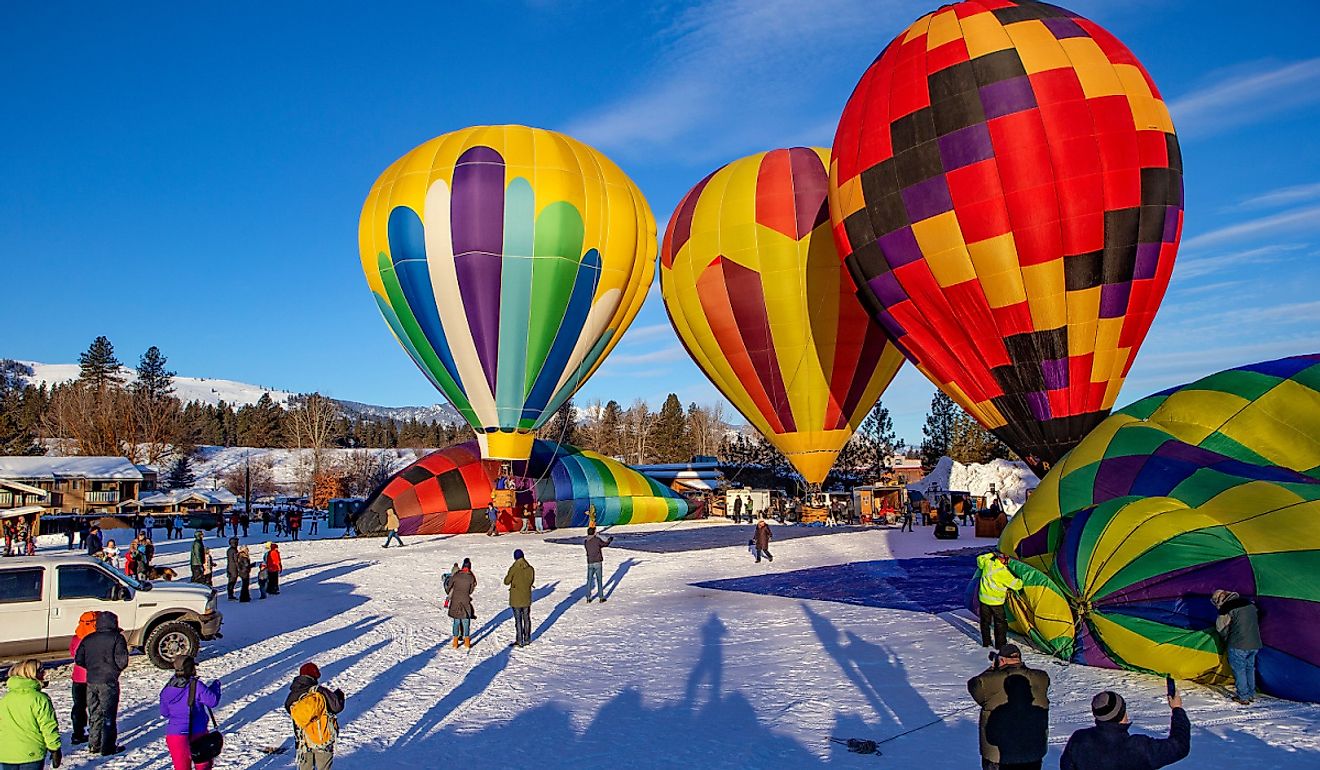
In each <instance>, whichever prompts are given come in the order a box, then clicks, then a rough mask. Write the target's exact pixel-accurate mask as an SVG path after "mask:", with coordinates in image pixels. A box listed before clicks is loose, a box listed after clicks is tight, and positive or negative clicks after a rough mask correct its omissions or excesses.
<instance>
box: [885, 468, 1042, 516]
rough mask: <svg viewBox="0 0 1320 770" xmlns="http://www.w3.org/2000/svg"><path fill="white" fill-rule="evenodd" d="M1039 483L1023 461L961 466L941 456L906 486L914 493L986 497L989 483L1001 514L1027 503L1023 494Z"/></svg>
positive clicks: (1011, 512)
mask: <svg viewBox="0 0 1320 770" xmlns="http://www.w3.org/2000/svg"><path fill="white" fill-rule="evenodd" d="M1039 483H1040V479H1038V478H1036V474H1035V473H1032V471H1031V469H1030V468H1028V467H1027V464H1026V463H1024V462H1014V461H1011V460H992V461H990V462H988V463H969V464H967V465H964V464H963V463H960V462H955V461H954V460H952V459H950V458H948V457H941V458H940V461H939V462H938V463H936V464H935V468H934V469H933V470H931V472H930V473H929V474H927V475H926V476H925V477H924V478H923V479H921V481H917V482H914V483H912V484H908V489H915V490H917V491H918V492H926V491H933V490H940V491H947V490H956V491H959V492H968V493H970V494H973V495H986V494H988V493H989V492H990V486H991V485H992V484H993V485H994V487H995V489H996V490H997V491H998V492H999V498H1000V500H1001V501H1003V505H1004V512H1005V513H1008V514H1013V513H1015V512H1017V509H1019V508H1021V507H1022V504H1023V503H1025V502H1026V501H1027V492H1028V491H1029V490H1032V489H1035V488H1036V485H1037V484H1039Z"/></svg>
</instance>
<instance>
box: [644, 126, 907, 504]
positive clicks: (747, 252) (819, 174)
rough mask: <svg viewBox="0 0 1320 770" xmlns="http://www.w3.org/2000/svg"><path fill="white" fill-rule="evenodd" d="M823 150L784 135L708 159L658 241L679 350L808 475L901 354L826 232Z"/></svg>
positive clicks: (825, 467)
mask: <svg viewBox="0 0 1320 770" xmlns="http://www.w3.org/2000/svg"><path fill="white" fill-rule="evenodd" d="M828 158H829V151H828V150H823V149H816V148H807V147H794V148H791V149H780V150H771V151H770V152H762V153H758V154H756V155H751V156H749V157H746V158H742V159H741V160H736V161H734V162H732V163H730V164H728V165H726V166H724V167H722V168H720V169H718V170H716V171H715V172H713V173H712V174H710V175H709V176H707V177H706V178H705V179H703V180H701V182H700V183H698V184H697V186H696V187H693V188H692V190H690V191H689V192H688V194H687V195H686V196H684V197H683V200H682V201H681V202H680V203H679V204H678V208H677V209H676V210H675V211H674V215H673V216H672V217H671V218H670V220H669V227H668V229H667V230H666V232H665V238H664V242H663V244H662V247H661V252H660V289H661V294H662V295H663V297H664V300H665V308H666V309H667V310H668V311H669V320H670V322H671V323H672V324H673V325H674V329H675V331H677V332H678V336H679V338H680V339H682V340H683V344H684V346H685V347H686V348H687V350H688V353H689V354H690V355H691V356H692V358H693V360H694V361H696V362H697V365H698V366H700V367H701V370H702V371H703V372H705V374H706V376H707V377H709V378H710V380H711V382H712V383H714V385H715V387H717V388H718V389H719V391H720V392H721V393H723V394H724V396H725V398H727V399H729V401H730V402H731V403H732V404H733V405H734V407H735V408H737V409H738V411H739V412H741V413H742V415H743V416H744V417H746V418H747V420H748V421H749V422H751V424H752V425H754V426H755V427H756V428H757V429H758V430H759V431H761V433H762V434H763V435H765V437H766V438H768V439H769V440H770V441H771V442H772V443H774V445H775V446H776V447H778V448H779V450H780V451H781V452H783V453H784V454H785V455H786V456H787V457H788V459H789V460H790V461H791V462H792V463H793V465H794V467H796V468H797V470H798V471H799V472H800V473H801V474H802V476H803V478H804V479H805V480H806V481H807V482H808V483H810V484H819V483H820V482H822V481H824V480H825V477H826V476H827V475H828V474H829V471H830V468H831V467H832V466H833V465H834V460H835V458H836V457H837V456H838V454H839V450H840V449H842V448H843V445H844V444H845V443H847V441H848V439H849V437H851V436H852V433H853V431H854V430H855V429H856V427H857V426H858V424H860V423H861V421H862V419H863V418H864V417H865V416H866V413H867V412H868V411H869V410H870V409H871V407H872V406H873V405H874V404H875V402H876V400H877V399H879V397H880V394H881V392H883V391H884V389H885V387H886V386H887V385H888V384H889V382H890V381H891V380H892V379H893V378H894V374H895V373H897V372H898V369H899V367H900V366H901V365H902V363H903V356H902V354H901V353H899V351H898V349H897V348H895V347H894V345H893V343H891V342H889V340H888V339H887V338H886V336H885V333H884V331H883V329H881V328H880V326H879V324H877V323H876V322H874V321H873V320H872V319H871V317H870V316H869V314H868V313H867V312H866V310H865V309H864V308H863V307H862V305H861V303H860V302H859V301H858V299H857V296H856V287H855V286H854V285H853V281H852V278H851V277H849V275H848V272H847V269H846V268H845V267H844V265H843V263H842V261H841V260H840V258H839V253H838V251H837V249H836V247H835V245H834V240H833V236H832V235H831V232H830V223H829V210H828V205H827V203H826V193H827V190H828V183H829V178H828V172H827V170H826V169H827V161H828Z"/></svg>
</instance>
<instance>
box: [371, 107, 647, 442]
mask: <svg viewBox="0 0 1320 770" xmlns="http://www.w3.org/2000/svg"><path fill="white" fill-rule="evenodd" d="M358 239H359V245H360V248H361V252H362V269H363V271H364V272H365V273H366V276H367V283H368V284H369V285H370V287H371V291H372V294H374V295H375V297H376V303H377V305H378V306H379V307H380V312H381V315H383V316H384V317H385V321H386V323H388V324H389V326H390V330H391V331H392V332H393V333H394V336H395V338H396V339H397V340H398V341H399V344H400V345H402V346H403V348H404V350H406V351H408V355H410V356H412V359H413V361H414V362H415V363H416V364H417V366H418V367H419V368H420V369H421V370H422V372H423V373H424V374H425V375H426V376H427V378H428V379H430V380H431V383H432V384H434V385H435V386H436V388H438V389H439V390H440V391H441V392H442V393H444V394H445V397H446V398H448V399H449V401H450V403H452V404H453V405H454V406H455V407H456V408H457V409H458V411H459V412H460V413H462V415H463V416H464V417H465V418H466V419H467V421H468V423H469V424H471V425H472V427H473V428H474V429H475V430H476V432H477V438H478V439H479V441H480V446H481V452H482V455H483V456H484V457H487V458H493V459H508V460H522V459H526V458H527V457H528V454H529V453H530V452H531V448H532V438H533V436H534V433H535V430H536V429H537V428H538V427H540V426H541V424H542V423H543V422H545V420H546V418H547V417H548V416H549V415H550V414H552V413H553V412H554V411H555V410H556V409H558V408H559V406H560V405H562V404H563V403H564V402H565V401H566V400H568V398H569V397H570V396H571V395H573V393H574V392H575V391H576V390H577V389H578V388H579V387H581V385H582V383H583V382H584V381H586V379H587V378H588V377H590V376H591V374H592V372H594V371H595V370H596V368H597V367H598V366H600V364H601V362H602V361H603V360H604V359H605V356H606V355H608V353H609V351H610V350H611V349H612V348H613V347H614V345H615V344H617V343H618V341H619V338H620V337H621V336H622V334H623V332H624V330H625V329H627V328H628V324H629V323H631V322H632V319H633V317H634V316H636V315H637V311H638V310H639V309H640V308H641V306H642V302H643V300H645V298H646V292H647V289H648V288H649V287H650V285H651V280H652V277H653V276H654V272H655V254H656V241H655V219H654V218H653V217H652V215H651V209H650V207H649V206H648V205H647V203H646V199H645V198H643V197H642V193H641V191H640V190H638V189H637V186H636V185H635V184H633V182H632V180H631V179H629V178H628V177H627V176H626V175H625V174H624V173H623V172H622V171H620V170H619V168H618V166H615V165H614V163H612V162H611V161H610V160H609V159H608V158H606V157H605V156H604V155H602V154H600V153H599V152H597V151H596V150H594V149H592V148H591V147H588V146H587V145H585V144H583V143H581V142H579V141H577V140H575V139H572V138H570V137H567V136H564V135H563V134H558V133H555V132H553V131H546V130H544V129H538V128H528V127H525V126H474V127H472V128H466V129H463V130H461V131H455V132H453V133H449V134H444V135H443V136H439V137H436V138H435V139H432V140H431V141H429V142H426V143H425V144H422V145H420V146H418V147H417V148H415V149H413V150H412V152H409V153H408V154H407V155H404V156H403V157H402V158H400V159H398V160H397V161H395V162H394V163H393V164H392V165H390V167H389V168H387V169H385V172H384V173H383V174H381V175H380V178H379V179H377V180H376V184H375V185H374V186H373V187H372V188H371V193H370V194H369V195H368V196H367V200H366V203H365V204H364V205H363V207H362V219H361V223H360V225H359V231H358Z"/></svg>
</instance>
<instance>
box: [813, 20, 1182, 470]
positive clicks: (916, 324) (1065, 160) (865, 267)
mask: <svg viewBox="0 0 1320 770" xmlns="http://www.w3.org/2000/svg"><path fill="white" fill-rule="evenodd" d="M830 219H831V222H832V223H833V226H834V236H835V239H836V240H837V241H838V244H839V251H840V253H842V254H843V256H844V258H845V260H846V261H847V264H848V267H849V269H850V270H851V271H852V275H853V277H854V279H855V280H856V282H857V284H858V287H859V290H860V294H861V296H862V300H863V301H864V303H865V304H866V306H867V308H869V309H870V311H871V312H872V313H873V314H874V316H875V317H876V318H877V319H878V320H879V321H880V323H881V324H882V325H883V326H884V328H885V329H886V330H887V331H888V332H889V334H890V335H891V336H892V337H893V338H894V339H895V340H896V341H897V342H898V344H899V347H900V348H901V349H902V350H903V352H904V353H905V354H906V355H907V356H908V358H910V359H911V360H912V361H913V362H914V363H916V364H917V367H918V368H919V369H920V370H921V371H922V372H923V373H925V374H926V376H927V377H929V378H930V379H931V380H932V381H933V382H934V383H935V384H936V385H937V386H938V387H939V388H940V389H942V390H943V391H944V392H945V393H947V394H948V395H949V396H950V397H951V398H952V399H953V400H954V401H956V402H957V403H958V404H959V405H960V406H962V407H963V409H965V410H967V412H968V413H969V414H971V415H972V416H973V417H975V418H976V419H977V420H978V421H979V422H980V423H981V424H982V425H983V426H985V427H986V428H988V429H990V430H991V431H993V432H994V433H995V435H997V436H998V437H999V438H1000V439H1002V440H1003V441H1004V442H1005V443H1006V444H1008V446H1009V447H1011V448H1012V449H1013V450H1015V451H1016V452H1017V453H1018V454H1019V455H1021V456H1022V457H1023V459H1025V460H1027V461H1028V463H1030V464H1031V465H1032V467H1033V469H1034V470H1035V471H1036V472H1037V473H1038V474H1043V471H1044V470H1045V469H1046V468H1048V466H1049V465H1050V464H1053V463H1055V462H1057V461H1058V460H1059V458H1060V457H1062V456H1063V455H1064V454H1065V453H1066V452H1067V451H1068V450H1069V449H1071V448H1072V447H1073V446H1074V445H1076V443H1077V442H1078V441H1079V440H1080V439H1081V438H1082V437H1083V436H1085V435H1086V434H1087V432H1089V431H1090V430H1091V429H1092V428H1093V427H1095V426H1096V425H1097V424H1098V423H1099V422H1100V421H1101V420H1103V419H1104V418H1105V416H1106V415H1107V414H1108V413H1109V410H1110V409H1111V408H1112V407H1113V404H1114V400H1115V398H1116V397H1117V396H1118V391H1119V388H1120V387H1121V386H1122V384H1123V379H1124V378H1125V377H1126V376H1127V373H1128V370H1129V368H1130V367H1131V366H1132V362H1133V359H1134V357H1135V356H1136V353H1137V350H1138V348H1140V346H1141V343H1142V341H1143V340H1144V338H1145V335H1146V332H1147V330H1148V329H1149V328H1150V324H1151V321H1152V320H1153V318H1154V316H1155V311H1156V309H1157V308H1158V307H1159V304H1160V300H1161V299H1162V298H1163V296H1164V291H1165V288H1166V287H1167V285H1168V281H1169V276H1170V274H1171V272H1172V270H1173V261H1174V253H1175V251H1176V250H1177V245H1178V239H1179V236H1180V233H1181V230H1182V221H1183V195H1182V160H1181V157H1180V155H1179V151H1178V140H1177V138H1176V137H1175V135H1174V130H1173V123H1172V121H1171V120H1170V118H1169V111H1168V109H1167V107H1166V106H1165V104H1164V102H1163V100H1162V99H1161V98H1160V94H1159V91H1158V90H1157V89H1156V88H1155V84H1154V82H1153V81H1152V80H1151V78H1150V75H1149V74H1148V73H1147V72H1146V70H1145V69H1144V68H1143V67H1142V66H1141V64H1140V62H1138V61H1137V59H1136V57H1134V56H1133V55H1132V53H1131V52H1130V51H1128V49H1127V48H1125V47H1124V46H1123V44H1122V43H1120V42H1119V41H1118V40H1117V39H1116V38H1115V37H1114V36H1113V35H1111V34H1109V33H1108V32H1106V31H1105V30H1104V29H1102V28H1101V27H1100V26H1099V25H1097V24H1095V23H1094V22H1092V21H1089V20H1087V19H1084V18H1082V17H1081V16H1078V15H1077V14H1074V13H1071V12H1069V11H1066V10H1063V9H1061V8H1057V7H1054V6H1051V5H1046V4H1044V3H1034V2H1022V3H1018V2H1012V1H1011V0H967V1H966V2H960V3H956V4H954V5H951V6H945V7H943V8H941V9H939V10H938V11H935V12H933V13H930V14H927V15H926V16H923V17H922V18H921V19H919V20H918V21H917V22H916V23H915V24H913V25H912V26H911V27H910V28H908V30H907V31H906V32H904V33H903V34H902V35H899V36H898V37H897V38H895V39H894V41H893V42H892V43H890V44H889V46H888V47H887V48H886V49H885V50H884V52H883V53H881V55H880V56H879V58H877V59H876V60H875V62H873V63H872V64H871V66H870V68H869V69H868V70H867V71H866V74H865V75H863V76H862V79H861V82H860V83H858V85H857V88H856V90H855V91H854V92H853V94H852V96H851V98H849V100H848V104H847V106H846V107H845V109H844V112H843V116H842V118H841V119H840V121H839V129H838V133H837V134H836V136H835V139H834V149H833V154H832V155H831V158H830Z"/></svg>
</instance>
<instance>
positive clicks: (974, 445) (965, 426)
mask: <svg viewBox="0 0 1320 770" xmlns="http://www.w3.org/2000/svg"><path fill="white" fill-rule="evenodd" d="M1010 456H1012V452H1011V451H1010V450H1009V448H1008V447H1007V446H1005V445H1004V442H1002V441H1000V440H999V439H998V438H997V437H996V436H995V435H994V434H993V433H991V432H990V431H988V430H986V429H985V428H982V427H981V424H980V423H979V422H977V421H976V420H975V419H974V418H973V417H972V416H971V415H969V414H967V412H965V411H963V410H962V409H959V410H958V413H957V415H956V416H955V418H954V421H953V429H952V431H951V436H950V441H949V457H951V458H953V459H954V460H955V461H957V462H960V463H988V462H990V461H991V460H995V459H999V458H1007V457H1010Z"/></svg>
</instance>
